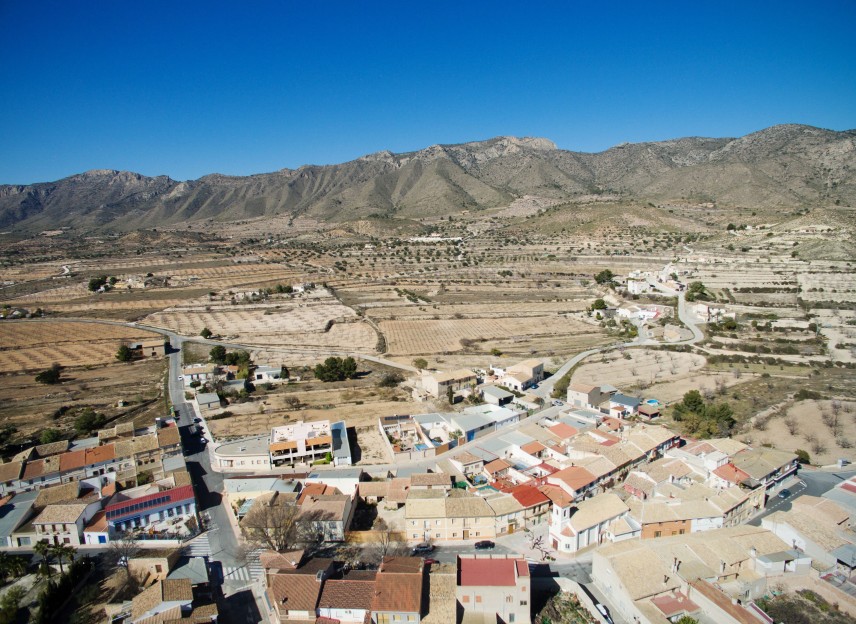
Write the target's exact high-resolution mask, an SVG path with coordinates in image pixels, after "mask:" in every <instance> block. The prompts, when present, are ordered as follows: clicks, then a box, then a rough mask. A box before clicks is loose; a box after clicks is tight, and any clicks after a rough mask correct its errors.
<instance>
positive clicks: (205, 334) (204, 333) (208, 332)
mask: <svg viewBox="0 0 856 624" xmlns="http://www.w3.org/2000/svg"><path fill="white" fill-rule="evenodd" d="M199 335H200V336H202V337H203V338H205V339H206V340H208V339H209V338H210V337H211V336H213V335H214V333H213V332H212V331H211V330H210V329H208V328H207V327H203V328H202V331H201V332H199Z"/></svg>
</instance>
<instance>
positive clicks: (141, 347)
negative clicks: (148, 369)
mask: <svg viewBox="0 0 856 624" xmlns="http://www.w3.org/2000/svg"><path fill="white" fill-rule="evenodd" d="M168 347H169V341H168V340H164V339H163V338H160V339H157V340H143V341H142V342H132V343H131V344H130V345H129V348H130V349H131V351H132V353H133V354H134V357H141V358H150V357H162V356H164V355H166V350H167V348H168Z"/></svg>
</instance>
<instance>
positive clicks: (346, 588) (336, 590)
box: [318, 578, 375, 610]
mask: <svg viewBox="0 0 856 624" xmlns="http://www.w3.org/2000/svg"><path fill="white" fill-rule="evenodd" d="M374 592H375V579H374V578H372V579H371V580H354V579H347V580H344V579H343V580H329V581H327V582H325V583H324V589H323V590H322V591H321V598H320V599H319V601H318V607H319V608H321V609H364V610H370V609H371V608H372V599H373V598H374Z"/></svg>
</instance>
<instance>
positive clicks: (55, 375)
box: [36, 362, 62, 384]
mask: <svg viewBox="0 0 856 624" xmlns="http://www.w3.org/2000/svg"><path fill="white" fill-rule="evenodd" d="M61 375H62V366H60V365H59V364H57V363H56V362H54V364H53V365H51V367H50V368H49V369H47V370H43V371H42V372H41V373H39V374H38V375H36V381H38V382H39V383H43V384H57V383H59V382H60V377H61Z"/></svg>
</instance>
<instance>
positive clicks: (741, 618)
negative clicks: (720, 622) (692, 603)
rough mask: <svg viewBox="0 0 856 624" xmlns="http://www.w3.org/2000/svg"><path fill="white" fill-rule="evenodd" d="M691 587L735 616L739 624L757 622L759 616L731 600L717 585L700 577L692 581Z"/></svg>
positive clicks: (755, 623) (754, 623)
mask: <svg viewBox="0 0 856 624" xmlns="http://www.w3.org/2000/svg"><path fill="white" fill-rule="evenodd" d="M690 587H692V588H693V589H695V590H696V591H698V593H700V594H701V595H702V596H704V597H705V598H707V599H708V600H710V601H711V602H712V603H713V604H715V605H716V606H717V607H719V608H720V609H722V610H723V611H725V612H726V613H727V614H728V615H730V616H731V617H732V618H734V621H735V622H738V623H739V624H757V623H758V620H757V618H756V617H755V616H754V615H752V613H750V612H749V611H748V610H746V609H744V608H743V607H742V606H740V605H736V604H734V603H733V602H731V598H729V597H728V596H726V595H725V594H724V593H722V592H721V591H719V590H718V589H717V588H716V587H714V586H713V585H711V584H710V583H708V582H707V581H705V580H704V579H698V580H697V581H693V582H692V583H690Z"/></svg>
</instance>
